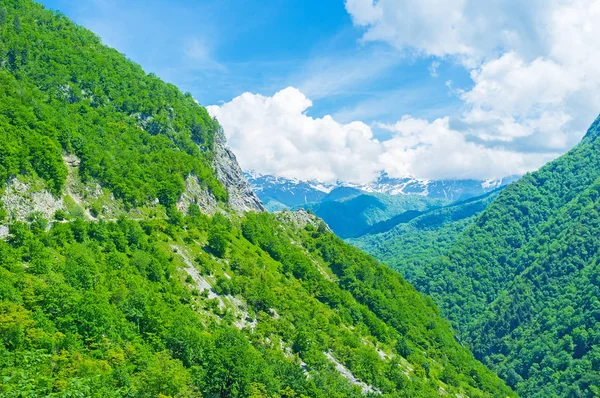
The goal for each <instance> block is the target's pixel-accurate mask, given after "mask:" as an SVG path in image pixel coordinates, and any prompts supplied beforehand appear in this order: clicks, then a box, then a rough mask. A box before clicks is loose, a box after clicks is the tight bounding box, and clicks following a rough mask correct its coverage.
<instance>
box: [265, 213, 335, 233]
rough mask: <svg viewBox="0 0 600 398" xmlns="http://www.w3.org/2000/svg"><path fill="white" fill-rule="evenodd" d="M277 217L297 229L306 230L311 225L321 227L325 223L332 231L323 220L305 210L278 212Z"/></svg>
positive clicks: (328, 229)
mask: <svg viewBox="0 0 600 398" xmlns="http://www.w3.org/2000/svg"><path fill="white" fill-rule="evenodd" d="M275 215H276V216H277V219H278V220H279V221H281V222H282V223H285V224H288V225H292V226H294V228H296V229H304V228H306V226H307V225H309V224H310V225H312V226H314V227H319V225H320V224H321V223H323V224H324V225H325V226H326V227H327V231H329V232H331V229H330V228H329V226H328V225H327V224H325V222H324V221H323V220H321V219H320V218H319V217H317V216H315V215H314V214H311V213H309V212H307V211H306V210H304V209H299V210H296V211H290V210H283V211H278V212H277V213H275Z"/></svg>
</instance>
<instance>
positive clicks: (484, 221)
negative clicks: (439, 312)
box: [413, 118, 600, 397]
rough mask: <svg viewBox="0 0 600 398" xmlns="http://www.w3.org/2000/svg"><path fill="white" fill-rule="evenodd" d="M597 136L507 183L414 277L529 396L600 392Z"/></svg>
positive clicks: (593, 132) (481, 353)
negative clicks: (423, 271) (455, 239)
mask: <svg viewBox="0 0 600 398" xmlns="http://www.w3.org/2000/svg"><path fill="white" fill-rule="evenodd" d="M599 129H600V118H599V119H597V120H596V121H595V122H594V124H593V125H592V127H591V128H590V130H589V132H588V133H587V135H586V137H585V138H584V139H583V141H582V142H581V144H580V145H578V146H577V147H575V148H574V149H573V150H571V151H570V152H569V153H568V154H566V155H564V156H563V157H561V158H559V159H557V160H556V161H554V162H551V163H549V164H548V165H546V166H544V167H543V168H542V169H540V170H539V171H538V172H535V173H532V174H528V175H526V176H525V177H523V178H522V179H521V180H520V181H518V182H516V183H514V184H512V185H510V186H508V187H507V188H506V189H505V190H504V191H503V192H502V193H501V194H500V195H499V197H498V198H497V199H496V200H495V201H494V202H493V203H492V204H491V205H490V206H489V207H488V208H487V209H486V210H485V211H484V212H483V213H482V214H481V215H480V216H479V217H478V218H477V219H476V220H475V222H474V223H473V224H472V225H471V226H470V227H469V228H468V229H467V230H466V232H465V233H464V235H463V236H462V237H461V238H460V239H459V240H458V242H457V243H456V244H455V245H454V246H453V247H452V248H451V249H450V250H448V252H447V254H446V255H445V256H444V257H442V258H441V259H439V260H437V261H432V262H431V264H430V266H429V267H428V268H427V272H426V276H425V277H424V278H417V279H414V280H413V282H414V283H415V284H416V286H417V287H418V288H419V289H420V290H421V291H423V292H426V293H428V294H430V295H431V296H432V297H433V298H434V300H435V301H436V302H437V303H438V304H439V305H440V306H441V307H442V309H443V313H445V314H446V315H447V316H448V317H449V318H450V319H451V320H452V322H453V324H454V325H455V327H456V328H457V329H459V331H460V334H461V336H462V337H463V339H464V341H466V342H467V343H468V344H469V345H470V346H471V347H472V349H473V350H474V352H475V354H476V356H478V357H479V358H480V359H482V360H483V361H484V363H486V364H488V365H489V366H491V367H492V368H493V369H495V370H496V371H497V372H498V373H499V374H500V375H502V376H503V377H504V378H505V380H507V381H508V382H509V384H510V385H512V386H513V387H516V388H517V390H518V391H519V392H521V393H522V394H523V395H525V396H539V397H547V396H589V397H592V396H597V395H598V394H599V393H600V392H599V391H598V386H599V385H600V360H599V358H600V357H599V353H600V351H599V350H600V322H598V321H599V320H600V316H599V314H600V312H599V308H600V307H599V301H598V295H599V294H600V284H599V280H598V278H597V275H598V268H597V266H598V260H599V259H598V256H599V249H600V247H599V245H598V244H599V241H598V236H599V235H600V234H599V230H598V206H599V204H598V182H599V181H600V180H599V179H600V141H599V140H598V130H599Z"/></svg>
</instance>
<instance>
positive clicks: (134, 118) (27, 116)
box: [0, 0, 227, 206]
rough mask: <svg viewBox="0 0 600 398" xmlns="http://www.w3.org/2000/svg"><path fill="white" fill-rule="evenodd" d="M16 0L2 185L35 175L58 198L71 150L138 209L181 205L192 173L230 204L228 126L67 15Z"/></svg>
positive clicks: (5, 16) (6, 63) (2, 123)
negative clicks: (219, 165)
mask: <svg viewBox="0 0 600 398" xmlns="http://www.w3.org/2000/svg"><path fill="white" fill-rule="evenodd" d="M5 3H6V2H5ZM8 3H10V5H8V4H7V6H2V7H1V8H0V10H1V11H0V20H1V21H0V25H1V26H0V60H1V61H0V134H1V135H2V138H3V139H2V142H1V143H0V184H5V183H6V181H7V179H9V178H11V177H14V176H16V175H18V174H34V173H35V174H37V175H38V176H39V177H41V178H43V179H44V180H45V181H46V183H47V186H48V188H49V190H50V191H51V192H52V193H54V194H57V195H58V194H59V193H60V192H61V190H62V188H63V186H64V184H65V181H66V176H67V169H66V167H65V165H64V163H63V160H62V155H63V153H65V152H66V153H74V154H76V155H77V156H78V157H79V158H80V159H81V166H80V175H81V177H82V178H83V179H84V180H85V179H89V178H95V179H96V180H97V181H99V182H100V183H101V184H102V185H103V186H105V187H107V188H109V189H110V191H111V192H112V193H114V195H115V196H116V197H117V198H121V199H123V200H124V201H125V202H126V203H127V204H129V205H134V206H135V205H142V204H144V203H147V202H149V201H152V200H154V199H155V198H158V199H159V200H160V202H161V203H162V204H164V205H165V206H170V205H172V204H174V203H175V202H176V201H177V198H178V197H179V196H180V195H181V193H182V192H183V190H184V183H183V180H184V178H186V177H187V176H188V175H189V174H191V173H193V174H195V175H196V176H198V178H199V179H200V181H201V182H202V183H203V184H204V185H205V186H206V187H208V188H209V189H210V190H211V191H212V193H213V194H214V195H215V196H216V197H217V198H218V199H219V200H226V198H227V194H226V191H225V190H224V188H223V187H222V185H221V184H220V183H219V182H218V181H217V179H216V177H215V175H214V172H213V171H212V168H211V161H212V152H211V148H212V146H213V142H214V135H215V134H216V133H217V131H218V129H219V126H218V124H217V122H216V121H215V120H213V119H212V118H210V116H209V115H208V113H207V112H206V110H205V109H204V108H203V107H201V106H199V105H197V104H196V103H195V101H194V99H193V98H192V97H191V96H190V95H189V94H187V95H184V94H182V93H181V92H179V91H178V90H177V89H176V88H175V87H174V86H172V85H169V84H166V83H164V82H162V81H160V80H159V79H158V78H157V77H156V76H154V75H152V74H150V75H146V74H145V73H144V72H143V70H142V69H141V68H140V67H139V66H137V65H135V64H133V63H132V62H131V61H129V60H127V59H126V58H125V56H123V55H121V54H119V53H117V52H116V51H115V50H113V49H110V48H108V47H105V46H103V45H102V44H101V42H100V40H99V39H98V38H97V37H96V36H95V35H94V34H92V33H91V32H89V31H87V30H85V29H83V28H81V27H79V26H77V25H75V24H73V23H72V22H71V21H69V20H68V19H67V18H65V17H64V16H63V15H61V14H55V13H53V12H51V11H47V10H44V9H43V7H42V6H41V5H38V4H35V3H33V2H32V1H28V0H19V1H9V2H8ZM6 21H13V23H12V24H7V23H6Z"/></svg>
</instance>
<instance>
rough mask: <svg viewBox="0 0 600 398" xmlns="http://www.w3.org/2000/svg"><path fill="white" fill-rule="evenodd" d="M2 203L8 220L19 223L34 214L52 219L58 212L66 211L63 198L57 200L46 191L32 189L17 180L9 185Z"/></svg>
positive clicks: (14, 179) (13, 180)
mask: <svg viewBox="0 0 600 398" xmlns="http://www.w3.org/2000/svg"><path fill="white" fill-rule="evenodd" d="M2 202H4V208H5V209H6V210H7V212H8V218H9V219H11V220H17V221H26V220H27V218H28V217H29V216H30V215H31V214H32V213H41V215H42V217H44V218H46V219H51V218H52V217H53V216H54V213H55V212H56V211H57V210H65V203H64V201H63V199H62V198H55V197H54V196H52V194H51V193H50V192H48V191H46V190H45V189H35V188H32V187H31V186H30V185H29V184H26V183H24V182H22V181H19V180H18V179H16V178H13V179H12V180H11V181H10V182H9V183H8V185H7V187H6V191H5V193H4V196H3V197H2Z"/></svg>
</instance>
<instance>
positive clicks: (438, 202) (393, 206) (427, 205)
mask: <svg viewBox="0 0 600 398" xmlns="http://www.w3.org/2000/svg"><path fill="white" fill-rule="evenodd" d="M344 190H350V191H351V196H348V197H345V196H342V197H341V198H339V199H338V198H337V197H336V191H344ZM355 191H356V190H354V189H353V188H338V189H336V190H334V191H332V192H331V194H333V195H331V194H330V195H328V196H331V200H322V201H321V202H319V203H311V204H307V205H304V206H302V208H304V209H307V210H310V211H311V212H313V213H315V214H316V215H317V216H319V217H320V218H322V219H323V220H325V222H326V223H327V225H329V226H330V227H331V229H332V230H333V232H335V233H336V234H337V235H338V236H340V237H342V238H356V237H359V236H361V235H363V234H365V233H367V231H368V230H369V229H370V228H371V227H372V226H373V225H375V224H378V223H381V222H384V221H387V220H390V219H392V218H393V217H395V216H397V215H399V214H402V213H404V212H406V211H411V210H414V211H424V210H428V209H432V208H436V207H440V206H443V205H444V204H447V203H449V201H448V200H445V199H430V198H427V197H425V196H420V195H396V196H392V195H386V194H378V193H360V192H359V193H358V194H357V193H356V192H355ZM344 193H345V192H340V193H339V195H343V194H344Z"/></svg>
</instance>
